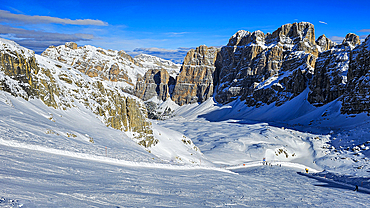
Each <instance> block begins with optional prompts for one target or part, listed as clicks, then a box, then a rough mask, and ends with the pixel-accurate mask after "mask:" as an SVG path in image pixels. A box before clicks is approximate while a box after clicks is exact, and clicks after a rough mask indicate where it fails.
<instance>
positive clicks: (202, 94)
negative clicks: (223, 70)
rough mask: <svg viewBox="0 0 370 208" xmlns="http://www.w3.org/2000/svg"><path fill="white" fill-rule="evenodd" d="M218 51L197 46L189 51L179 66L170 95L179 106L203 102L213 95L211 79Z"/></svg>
mask: <svg viewBox="0 0 370 208" xmlns="http://www.w3.org/2000/svg"><path fill="white" fill-rule="evenodd" d="M217 52H218V49H217V48H214V47H207V46H204V45H203V46H199V47H197V48H196V49H195V50H194V49H191V50H190V51H189V52H188V53H187V55H186V57H185V59H184V63H183V65H182V66H181V69H180V74H179V75H178V76H177V78H176V85H175V88H174V90H173V93H172V100H173V101H175V102H176V103H177V104H179V105H184V104H189V103H195V102H203V101H206V100H207V99H208V98H209V97H211V96H212V95H213V77H214V72H215V68H216V67H215V65H214V64H215V61H216V57H217Z"/></svg>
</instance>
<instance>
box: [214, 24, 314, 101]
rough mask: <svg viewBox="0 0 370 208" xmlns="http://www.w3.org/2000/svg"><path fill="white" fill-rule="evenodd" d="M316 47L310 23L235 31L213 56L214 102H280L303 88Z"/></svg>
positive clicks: (311, 69) (309, 72)
mask: <svg viewBox="0 0 370 208" xmlns="http://www.w3.org/2000/svg"><path fill="white" fill-rule="evenodd" d="M318 52H319V49H318V47H317V45H316V42H315V31H314V26H313V25H312V24H310V23H307V22H301V23H294V24H286V25H283V26H281V27H280V28H279V29H277V30H276V31H274V32H273V33H272V34H269V33H268V34H264V33H263V32H261V31H255V32H252V33H251V32H247V31H238V32H237V33H236V34H235V35H233V36H232V37H231V38H230V40H229V43H228V44H227V46H225V47H222V49H221V51H220V53H219V54H218V56H217V61H216V67H217V69H216V71H217V74H218V76H216V82H217V87H216V96H215V99H216V101H218V102H220V103H227V102H230V101H232V100H234V99H237V98H241V99H242V100H245V102H246V104H247V105H248V106H259V105H262V104H270V103H272V102H276V105H281V104H282V103H284V102H286V101H287V100H290V99H292V98H293V97H295V96H297V95H298V94H300V93H301V92H303V91H304V90H305V89H306V87H307V80H308V79H309V78H310V77H311V75H312V74H313V69H314V66H315V60H316V57H317V55H318Z"/></svg>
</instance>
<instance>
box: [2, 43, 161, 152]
mask: <svg viewBox="0 0 370 208" xmlns="http://www.w3.org/2000/svg"><path fill="white" fill-rule="evenodd" d="M73 47H74V46H73V45H72V48H73ZM0 89H1V90H4V91H7V92H10V93H11V94H12V95H14V96H20V97H22V98H24V99H26V100H29V99H40V100H41V101H43V102H44V103H45V105H47V106H50V107H54V108H60V109H65V110H66V109H68V108H79V107H84V108H87V109H89V110H91V111H92V112H94V113H95V114H97V116H98V117H99V118H100V120H101V121H102V122H104V123H105V124H106V125H107V126H110V127H112V128H115V129H119V130H122V131H125V132H127V133H128V134H129V135H131V137H132V138H133V139H134V140H135V141H137V142H138V143H139V144H141V145H143V146H145V147H149V146H151V145H154V144H156V143H157V140H155V139H154V137H153V135H152V130H151V123H150V122H149V121H148V119H147V115H146V109H145V107H144V104H143V102H142V101H140V100H139V99H137V98H135V97H133V96H131V95H129V94H127V93H124V92H122V91H121V90H119V89H117V88H115V87H112V86H110V85H108V84H107V83H105V82H102V81H99V80H95V79H92V78H90V77H88V76H86V75H84V74H81V73H80V72H79V71H78V70H76V69H74V68H72V67H71V66H69V65H66V64H63V63H61V62H58V61H54V60H51V59H48V58H46V57H43V56H39V55H35V54H34V52H33V51H31V50H28V49H26V48H23V47H21V46H19V45H18V44H16V43H14V42H12V41H7V40H4V39H0Z"/></svg>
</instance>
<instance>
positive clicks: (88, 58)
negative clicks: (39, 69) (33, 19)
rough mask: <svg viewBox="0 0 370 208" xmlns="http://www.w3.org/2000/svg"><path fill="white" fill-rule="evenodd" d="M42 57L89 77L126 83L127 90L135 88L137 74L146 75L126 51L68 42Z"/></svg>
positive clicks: (46, 52)
mask: <svg viewBox="0 0 370 208" xmlns="http://www.w3.org/2000/svg"><path fill="white" fill-rule="evenodd" d="M41 55H42V56H45V57H48V58H51V59H53V60H58V61H60V62H62V63H65V64H68V65H70V66H71V67H73V68H76V69H78V70H79V71H80V72H82V73H84V74H86V75H88V76H89V77H97V78H100V79H102V80H106V81H112V82H123V83H126V85H125V88H133V87H134V86H135V82H136V79H137V74H141V75H143V74H144V72H143V71H142V70H141V68H140V64H138V63H137V62H136V61H135V60H134V59H133V58H132V57H131V56H130V55H128V54H127V53H125V52H124V51H115V50H105V49H102V48H96V47H94V46H89V45H86V46H83V47H77V44H76V43H73V42H68V43H66V44H65V45H61V46H57V47H54V46H51V47H49V48H47V49H46V50H45V51H44V52H43V53H42V54H41Z"/></svg>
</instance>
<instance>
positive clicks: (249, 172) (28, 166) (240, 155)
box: [0, 91, 370, 207]
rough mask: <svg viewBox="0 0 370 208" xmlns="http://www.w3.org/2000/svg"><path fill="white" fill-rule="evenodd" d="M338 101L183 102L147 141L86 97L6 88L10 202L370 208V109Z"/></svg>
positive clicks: (0, 136)
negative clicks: (53, 101) (56, 101)
mask: <svg viewBox="0 0 370 208" xmlns="http://www.w3.org/2000/svg"><path fill="white" fill-rule="evenodd" d="M163 105H168V106H172V105H173V104H172V103H171V102H167V103H164V104H163ZM338 105H339V106H340V103H337V102H333V103H331V104H330V105H328V106H326V107H324V108H313V107H312V106H310V105H309V104H308V103H307V102H306V101H305V99H304V96H301V97H298V98H296V99H293V100H292V101H290V102H289V103H288V104H286V105H283V106H281V107H279V108H274V107H272V106H264V107H261V108H258V109H257V108H246V107H245V105H243V103H242V102H240V101H235V102H233V103H230V104H229V105H225V106H219V105H217V104H216V103H214V102H213V100H212V99H210V100H208V101H207V102H205V103H203V104H201V105H199V104H192V105H187V106H182V107H178V106H175V107H176V109H175V116H174V117H173V118H171V119H168V120H165V121H152V122H153V128H154V132H153V133H154V136H155V137H156V138H157V139H158V140H159V143H158V145H156V146H154V147H152V148H149V149H144V148H143V147H141V146H139V145H137V144H136V143H135V142H133V141H132V140H131V139H130V138H128V136H127V135H126V134H125V133H123V132H121V131H118V130H115V129H112V128H107V127H106V126H105V125H104V124H102V123H101V122H100V120H99V119H98V118H96V115H95V114H93V113H91V112H90V111H89V110H87V109H86V108H84V107H83V106H78V107H77V108H72V109H68V110H66V111H63V110H58V109H54V108H49V107H46V106H45V105H44V104H43V103H42V102H41V101H39V100H30V101H25V100H23V99H21V98H14V97H13V96H11V95H10V94H8V93H5V92H2V91H1V92H0V184H1V188H0V207H333V206H335V207H366V206H369V199H370V195H369V193H368V192H366V190H365V189H363V188H362V187H361V188H360V189H359V190H360V191H359V192H355V191H353V189H354V188H353V187H354V185H360V186H361V185H362V186H363V187H364V188H366V187H368V185H369V172H368V171H369V165H368V164H369V161H368V157H369V150H368V148H367V147H368V146H370V145H368V143H366V142H367V138H369V137H368V136H369V134H370V133H368V132H369V130H368V127H369V124H368V119H367V115H358V116H354V117H353V116H346V115H339V114H336V113H335V112H337V111H335V109H336V108H338ZM292 106H294V109H297V111H299V113H298V114H297V112H295V111H292V109H293V108H292ZM162 107H164V106H162ZM322 115H324V116H322ZM259 119H261V120H262V121H261V120H259ZM329 121H332V122H329ZM333 122H336V123H333ZM349 124H351V125H353V126H351V125H349ZM369 143H370V142H369ZM347 147H350V149H349V150H347ZM355 147H358V148H359V149H357V148H355ZM353 149H354V150H353ZM263 158H265V159H266V161H267V162H268V165H263V164H262V159H263ZM342 158H344V159H342ZM360 166H361V168H359V167H360ZM305 168H308V169H309V173H312V174H313V175H310V176H312V177H307V176H305V175H301V174H297V172H301V171H304V169H305ZM323 169H326V171H325V172H321V171H323ZM323 177H324V178H325V180H323V179H322V180H320V179H321V178H323ZM343 178H344V179H345V180H344V179H343ZM339 179H343V180H341V181H340V180H339ZM341 183H344V184H341ZM348 184H349V185H348Z"/></svg>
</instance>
